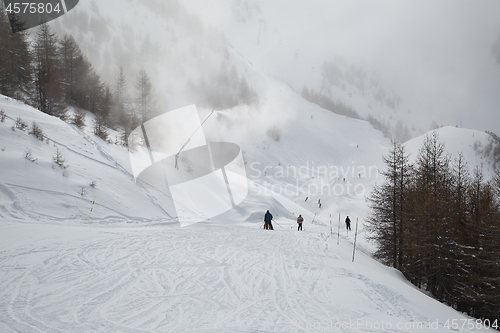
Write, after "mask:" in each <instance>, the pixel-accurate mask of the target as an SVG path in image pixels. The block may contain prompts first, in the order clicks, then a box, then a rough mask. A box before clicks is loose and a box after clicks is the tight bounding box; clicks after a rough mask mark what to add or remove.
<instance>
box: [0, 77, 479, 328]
mask: <svg viewBox="0 0 500 333" xmlns="http://www.w3.org/2000/svg"><path fill="white" fill-rule="evenodd" d="M271 83H273V82H272V81H271ZM273 89H274V91H270V93H269V95H268V96H267V98H266V103H264V104H263V105H261V106H260V107H259V108H258V109H257V110H255V111H254V112H255V113H254V114H253V115H252V117H255V123H253V122H252V123H250V122H249V119H248V117H249V115H248V110H246V109H245V108H236V109H234V110H232V111H231V112H217V117H214V118H213V119H212V118H211V119H209V121H207V123H206V124H205V125H204V133H205V134H206V136H207V138H208V141H211V140H214V141H215V140H216V139H218V140H222V141H226V142H234V143H236V144H238V145H240V146H241V148H242V151H244V152H245V160H246V162H247V166H246V169H247V175H248V178H249V179H248V187H249V194H248V196H247V198H246V199H245V200H244V201H243V202H242V203H241V204H240V205H238V206H237V207H236V208H234V209H232V210H230V211H228V212H226V213H224V214H222V215H220V216H218V217H215V218H213V219H211V220H209V221H205V222H204V223H198V224H193V225H190V226H187V227H182V228H181V227H179V225H178V223H176V220H175V216H172V215H171V212H173V211H174V210H173V205H172V203H171V200H169V193H168V191H166V192H161V191H156V190H155V191H148V190H144V189H141V188H139V187H137V186H136V185H135V184H134V182H133V180H134V178H133V176H132V172H131V166H130V162H129V160H128V152H127V150H126V149H124V148H123V147H121V146H117V145H115V144H109V143H105V142H104V141H102V140H100V139H98V138H96V137H95V136H93V135H92V134H90V133H88V132H89V128H86V129H85V131H81V130H79V129H77V128H76V127H74V126H72V125H68V124H66V123H64V122H62V121H61V120H59V119H57V118H54V117H50V116H48V115H45V114H42V113H40V112H38V111H36V110H34V109H32V108H30V107H28V106H25V105H23V104H21V103H20V102H17V101H15V100H12V99H10V98H5V97H1V98H0V108H1V109H3V110H4V111H5V112H6V114H7V116H8V117H9V118H8V119H7V120H6V121H5V123H0V148H3V150H2V151H0V156H1V158H0V167H1V170H2V173H1V175H0V223H1V224H0V228H1V232H0V327H1V330H2V331H5V332H28V331H29V332H31V331H33V332H66V331H71V332H94V331H101V332H103V331H105V332H326V331H346V332H351V331H352V332H374V331H386V332H434V331H446V330H447V329H446V328H445V327H444V325H445V324H446V321H447V320H453V319H456V320H466V319H468V318H467V317H465V316H464V315H463V314H460V313H457V312H456V311H454V310H453V309H451V308H449V307H447V306H445V305H443V304H440V303H439V302H437V301H435V300H434V299H432V298H431V297H429V296H427V295H426V294H424V293H423V292H421V291H420V290H418V289H417V288H415V287H413V286H412V285H410V284H409V283H408V282H407V281H406V280H405V279H404V277H403V276H401V274H400V273H399V272H398V271H395V270H394V269H391V268H388V267H385V266H383V265H382V264H380V263H378V262H376V261H374V260H373V259H372V258H371V257H370V251H372V245H370V244H367V243H366V241H365V240H364V236H363V227H362V225H363V222H362V221H363V218H364V217H365V216H366V209H367V208H366V202H365V199H364V198H365V195H367V193H356V192H355V191H353V188H354V187H355V186H356V185H358V186H363V188H364V189H366V190H367V191H369V186H370V185H371V184H373V182H376V181H378V180H379V178H378V177H377V175H372V176H371V177H369V176H368V175H366V176H363V177H361V178H360V177H359V175H358V174H357V173H358V171H359V169H358V167H359V166H365V165H367V166H369V165H375V166H377V167H381V166H382V165H381V156H382V155H383V154H385V153H386V152H387V149H388V148H387V147H389V146H390V143H389V141H388V140H387V139H385V138H383V136H382V135H381V134H380V133H378V132H377V131H375V130H374V129H373V128H371V126H370V125H369V124H368V123H366V122H362V121H358V120H353V119H349V118H346V117H342V116H337V115H335V114H332V113H330V112H328V111H325V110H322V109H320V108H318V107H317V106H314V105H311V104H309V103H307V102H304V101H303V100H301V99H300V97H299V96H297V95H296V94H294V93H293V91H292V90H290V89H289V88H287V87H286V86H282V85H280V84H279V83H275V88H273ZM282 108H286V110H287V114H288V117H286V118H282V120H283V121H282V123H281V126H279V129H280V130H281V132H280V138H279V140H274V139H273V138H272V137H271V136H269V135H267V134H266V133H268V130H269V128H272V127H273V126H275V124H276V119H273V115H272V113H271V112H270V110H281V109H282ZM208 112H209V110H203V109H202V110H200V112H199V114H200V119H204V118H205V115H206V114H207V113H208ZM277 112H280V111H277ZM268 115H269V116H268ZM311 116H312V118H311ZM17 117H21V118H22V119H23V120H24V121H25V122H27V123H28V124H31V122H32V121H36V122H37V123H38V124H39V125H40V127H41V128H42V129H43V131H44V132H45V134H46V135H47V136H48V137H49V138H50V142H49V144H47V143H46V142H41V141H36V139H35V138H34V137H33V136H31V135H28V134H27V133H26V132H23V131H20V130H15V131H12V129H11V126H12V125H13V124H14V120H15V119H16V118H17ZM89 122H90V119H89V117H87V123H89ZM242 123H246V124H248V125H249V126H247V127H242V126H241V124H242ZM252 124H257V125H252ZM325 138H327V139H325ZM477 139H480V138H477ZM28 148H29V149H31V150H32V152H33V155H34V156H35V157H36V158H38V160H37V161H36V162H35V163H32V162H30V161H28V160H27V159H25V158H24V151H25V150H26V149H28ZM57 148H59V149H60V150H61V152H62V154H63V156H64V157H65V159H66V163H67V164H68V165H69V167H68V169H67V174H66V175H65V176H64V175H63V171H62V170H61V169H59V168H58V167H55V168H53V167H52V164H53V161H52V156H53V155H54V154H55V151H56V149H57ZM313 162H314V165H313ZM252 163H253V165H252ZM280 166H281V167H283V168H280ZM322 166H328V169H327V172H326V173H325V172H323V171H324V170H323V169H321V167H322ZM266 167H267V169H266ZM285 167H288V168H285ZM292 167H294V168H292ZM334 167H335V168H334ZM348 168H349V169H348ZM353 168H354V169H353ZM280 170H281V171H280ZM294 170H295V171H297V172H298V174H297V175H295V174H293V173H292V172H293V171H294ZM353 170H354V172H353ZM287 171H288V174H287ZM280 172H281V174H280ZM334 172H337V174H338V175H337V174H335V175H333V173H334ZM344 177H345V178H346V183H344V181H343V178H344ZM92 180H95V181H96V183H97V187H96V188H95V189H93V188H91V187H90V186H89V183H90V181H92ZM297 184H298V185H299V186H298V188H299V189H301V190H298V191H297V190H296V188H297V187H296V186H297ZM325 184H326V185H325ZM337 184H340V187H337V190H338V192H337V193H335V192H334V191H333V190H332V191H330V192H328V191H327V190H326V189H325V186H326V188H330V189H333V188H335V185H337ZM348 184H349V185H350V186H351V188H350V191H351V192H348V189H347V185H348ZM313 185H314V186H313ZM287 186H288V187H287ZM308 186H309V187H308ZM81 187H84V188H85V190H86V194H85V195H83V196H82V195H81V194H80V193H79V191H80V190H81ZM280 188H281V189H287V188H288V189H290V193H287V192H286V191H282V193H281V194H280V191H279V189H280ZM308 188H309V189H312V188H317V189H321V191H320V192H319V193H316V194H315V193H312V192H311V193H308V192H307V189H308ZM340 189H342V191H340ZM214 193H215V192H214ZM306 195H308V196H309V198H308V200H307V202H306V201H305V196H306ZM94 197H95V198H96V204H95V207H94V210H93V213H92V217H91V218H90V222H88V214H89V212H90V207H91V201H92V200H93V198H94ZM318 200H321V203H322V208H321V209H319V208H318V204H317V202H318ZM204 204H206V203H197V204H196V205H197V206H199V205H201V207H203V205H204ZM195 208H196V207H193V209H195ZM267 209H269V210H270V211H271V212H272V213H273V215H274V217H275V222H274V228H275V230H274V231H264V230H262V229H261V224H262V215H263V213H264V212H265V210H267ZM347 213H348V214H349V215H350V217H351V220H353V230H354V228H355V225H356V219H357V220H358V221H359V229H360V235H359V236H358V251H357V252H356V254H355V261H354V262H352V258H353V241H354V237H353V234H352V232H351V233H350V234H349V235H347V233H346V231H345V228H344V226H343V219H344V218H345V215H346V214H347ZM298 214H301V215H302V216H303V217H304V219H305V222H304V231H303V232H297V231H296V227H297V225H296V223H295V218H296V216H298ZM339 214H340V215H341V219H340V228H339V230H340V234H339V235H338V236H337V228H338V227H339V224H338V223H339V218H338V215H339ZM332 231H333V232H332ZM332 233H333V234H332ZM337 242H338V243H339V244H337ZM420 323H421V324H420ZM450 323H451V322H449V324H450ZM335 325H337V328H336V326H335ZM342 325H343V328H340V327H341V326H342ZM388 325H392V328H390V327H391V326H388ZM398 325H403V326H402V328H401V329H398V328H397V327H398ZM405 325H406V328H405ZM420 325H422V326H420ZM435 325H437V328H436V327H435ZM458 331H460V332H469V331H470V330H467V329H465V328H463V329H462V328H460V329H459V330H458ZM472 331H475V330H472Z"/></svg>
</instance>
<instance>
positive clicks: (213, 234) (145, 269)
mask: <svg viewBox="0 0 500 333" xmlns="http://www.w3.org/2000/svg"><path fill="white" fill-rule="evenodd" d="M278 223H279V224H280V225H281V227H280V226H278V225H277V224H275V228H276V230H275V231H274V232H272V231H264V230H262V229H259V228H258V226H256V225H255V224H245V223H237V224H232V225H227V224H210V225H207V224H198V225H194V226H192V227H188V228H171V227H158V226H156V227H133V228H125V227H118V228H117V227H104V228H95V227H89V226H75V225H73V226H61V225H47V224H40V223H16V222H6V221H4V222H2V232H1V236H0V237H1V244H2V246H1V252H0V260H1V261H0V262H1V266H0V274H1V289H0V290H1V291H0V294H1V297H0V327H1V330H2V331H3V332H329V331H339V332H444V331H447V329H446V328H445V327H444V325H446V323H447V321H449V322H448V324H449V325H451V320H456V321H457V322H458V323H460V325H462V323H463V322H462V321H461V320H466V319H467V318H466V317H464V316H463V315H461V314H460V313H457V312H455V311H454V310H452V309H450V308H449V307H447V306H444V305H442V304H440V303H439V302H437V301H435V300H433V299H432V298H430V297H428V296H426V295H424V294H423V293H421V292H420V291H418V290H416V289H415V288H414V287H412V286H411V285H409V284H408V282H406V281H405V279H404V278H403V277H402V276H401V275H400V274H399V273H398V272H397V271H394V270H392V269H390V268H387V267H384V266H382V265H380V264H378V263H377V262H375V261H373V260H372V259H371V258H370V257H369V256H367V255H366V254H363V253H361V252H358V253H356V260H355V262H354V263H353V262H352V235H351V236H350V237H349V238H345V237H344V236H342V237H341V239H340V245H337V239H336V237H330V235H329V232H328V231H329V230H328V229H329V228H325V227H319V226H315V225H311V224H308V223H306V224H305V231H304V232H301V233H299V232H296V231H295V230H292V229H291V228H293V229H295V226H294V225H293V224H294V223H293V222H292V221H287V220H280V222H278ZM465 327H467V325H465ZM456 331H458V332H469V331H476V330H467V329H458V330H456Z"/></svg>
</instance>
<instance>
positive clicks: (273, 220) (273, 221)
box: [273, 220, 283, 228]
mask: <svg viewBox="0 0 500 333" xmlns="http://www.w3.org/2000/svg"><path fill="white" fill-rule="evenodd" d="M273 222H274V223H276V224H277V225H279V226H280V228H283V227H282V226H281V225H280V224H279V223H278V222H276V221H275V220H273Z"/></svg>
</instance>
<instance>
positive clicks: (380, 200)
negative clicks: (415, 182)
mask: <svg viewBox="0 0 500 333" xmlns="http://www.w3.org/2000/svg"><path fill="white" fill-rule="evenodd" d="M384 163H385V164H386V166H387V170H386V171H384V172H382V175H383V176H384V177H385V182H384V183H383V184H382V185H378V186H375V187H374V189H373V191H372V194H371V196H370V198H369V202H370V206H371V208H372V215H371V216H370V218H369V220H368V222H369V223H370V226H369V230H370V231H371V233H372V236H371V238H372V239H374V240H376V241H377V243H378V244H379V247H378V250H377V252H376V254H375V256H376V257H377V258H379V259H381V260H382V261H383V262H385V263H387V264H389V265H391V266H393V267H395V268H402V267H403V264H404V256H405V254H404V248H405V244H404V241H405V233H406V231H405V229H407V223H408V221H407V212H406V211H407V203H406V198H407V191H408V187H409V184H410V180H411V171H412V166H411V165H410V164H409V156H408V154H407V153H406V150H405V147H404V146H403V145H401V144H399V143H397V142H395V141H394V142H393V147H392V149H391V151H390V152H389V156H388V157H384Z"/></svg>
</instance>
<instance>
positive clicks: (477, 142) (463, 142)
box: [406, 126, 495, 179]
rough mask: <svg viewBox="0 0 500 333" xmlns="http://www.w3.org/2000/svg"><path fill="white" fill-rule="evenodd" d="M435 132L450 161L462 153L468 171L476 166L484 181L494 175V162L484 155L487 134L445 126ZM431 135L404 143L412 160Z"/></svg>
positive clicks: (487, 138) (487, 140)
mask: <svg viewBox="0 0 500 333" xmlns="http://www.w3.org/2000/svg"><path fill="white" fill-rule="evenodd" d="M435 132H436V134H437V135H438V138H439V140H440V141H441V142H442V143H443V144H444V147H445V149H446V152H447V153H448V154H449V155H450V156H451V158H452V161H453V160H454V159H455V158H456V157H458V154H459V153H462V154H463V156H464V158H465V161H467V163H468V167H469V169H470V171H472V170H473V169H474V168H475V167H476V166H477V167H479V168H480V169H481V170H483V173H484V176H485V178H486V179H491V177H492V176H493V173H494V168H493V165H494V163H495V162H494V161H493V160H492V159H491V158H488V156H487V155H485V154H484V150H485V148H486V147H487V146H488V145H489V143H490V142H491V141H492V138H491V136H490V135H489V134H487V133H484V132H481V131H476V130H471V129H465V128H456V127H453V126H445V127H442V128H439V129H437V130H436V131H435ZM431 134H432V132H429V133H427V134H425V135H422V136H419V137H417V138H414V139H412V140H410V141H408V142H406V148H407V151H408V152H409V153H410V155H411V158H412V159H413V160H414V159H415V158H416V157H417V155H418V151H419V149H420V147H421V146H422V143H423V141H424V138H425V136H426V135H431Z"/></svg>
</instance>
